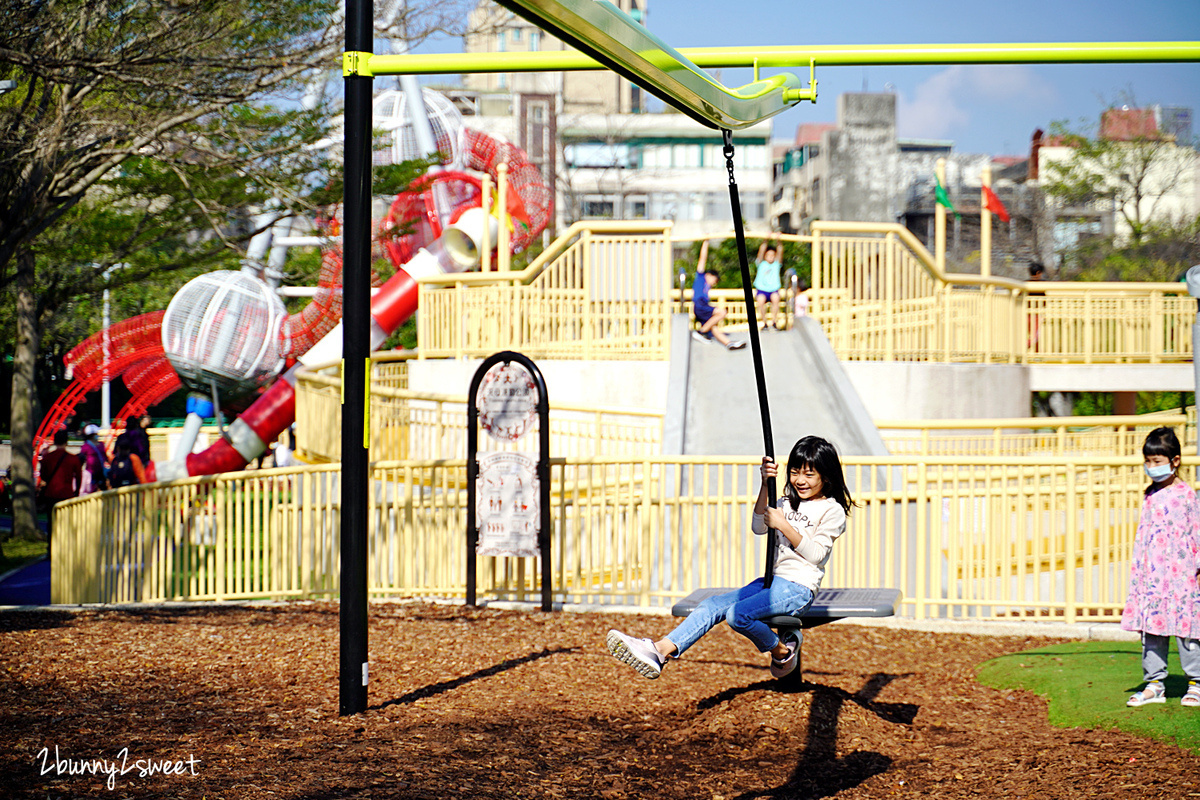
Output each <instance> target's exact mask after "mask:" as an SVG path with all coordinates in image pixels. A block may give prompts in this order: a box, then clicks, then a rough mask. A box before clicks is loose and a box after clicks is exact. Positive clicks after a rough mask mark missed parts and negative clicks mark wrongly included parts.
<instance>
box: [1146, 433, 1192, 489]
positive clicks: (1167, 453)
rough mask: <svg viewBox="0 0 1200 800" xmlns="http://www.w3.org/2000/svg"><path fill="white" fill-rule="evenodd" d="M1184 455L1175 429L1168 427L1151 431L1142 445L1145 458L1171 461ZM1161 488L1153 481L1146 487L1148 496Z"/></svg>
mask: <svg viewBox="0 0 1200 800" xmlns="http://www.w3.org/2000/svg"><path fill="white" fill-rule="evenodd" d="M1182 454H1183V448H1182V447H1180V446H1179V437H1178V436H1176V435H1175V429H1174V428H1168V427H1167V426H1166V425H1163V426H1162V427H1161V428H1155V429H1154V430H1152V431H1150V433H1148V434H1146V441H1145V442H1143V443H1142V457H1143V458H1149V457H1150V456H1163V457H1165V458H1166V459H1167V460H1168V461H1170V460H1171V459H1173V458H1179V457H1180V456H1181V455H1182ZM1159 487H1160V484H1158V483H1155V482H1153V481H1151V482H1150V485H1149V486H1147V487H1146V496H1147V497H1149V496H1150V495H1152V494H1154V493H1155V492H1156V491H1158V489H1159Z"/></svg>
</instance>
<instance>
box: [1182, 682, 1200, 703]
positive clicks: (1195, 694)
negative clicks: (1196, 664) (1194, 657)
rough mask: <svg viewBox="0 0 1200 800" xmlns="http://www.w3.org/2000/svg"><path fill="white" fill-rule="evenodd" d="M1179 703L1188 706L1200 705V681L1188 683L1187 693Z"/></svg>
mask: <svg viewBox="0 0 1200 800" xmlns="http://www.w3.org/2000/svg"><path fill="white" fill-rule="evenodd" d="M1179 705H1181V706H1188V707H1189V708H1197V707H1200V683H1196V682H1195V681H1191V682H1189V683H1188V690H1187V693H1186V694H1185V695H1184V696H1183V699H1182V700H1180V701H1179Z"/></svg>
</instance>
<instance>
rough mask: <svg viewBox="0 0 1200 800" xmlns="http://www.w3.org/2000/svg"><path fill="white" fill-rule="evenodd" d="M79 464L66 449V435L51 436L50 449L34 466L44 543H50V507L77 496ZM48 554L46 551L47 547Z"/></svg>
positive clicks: (52, 517)
mask: <svg viewBox="0 0 1200 800" xmlns="http://www.w3.org/2000/svg"><path fill="white" fill-rule="evenodd" d="M82 482H83V461H81V460H80V458H79V456H77V455H75V454H74V453H72V452H71V451H70V450H68V449H67V432H66V431H65V430H58V431H55V432H54V446H53V447H51V448H50V449H48V450H47V451H46V452H45V453H43V454H42V460H41V462H40V463H39V465H38V491H37V504H38V510H39V511H42V512H45V514H46V540H47V541H48V542H50V544H51V545H53V543H54V539H53V535H54V506H56V505H58V504H59V503H60V502H62V501H63V500H70V499H71V498H72V497H78V496H79V487H80V485H81V484H82ZM47 550H49V547H47Z"/></svg>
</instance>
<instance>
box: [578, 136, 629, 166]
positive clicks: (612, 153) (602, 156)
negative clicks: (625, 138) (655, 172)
mask: <svg viewBox="0 0 1200 800" xmlns="http://www.w3.org/2000/svg"><path fill="white" fill-rule="evenodd" d="M563 155H565V156H566V159H567V166H568V167H573V168H577V169H612V168H614V167H615V168H618V169H625V168H626V167H628V166H630V150H629V145H627V144H608V143H605V142H576V143H574V144H569V145H567V146H566V147H564V148H563Z"/></svg>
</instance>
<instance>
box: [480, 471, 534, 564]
mask: <svg viewBox="0 0 1200 800" xmlns="http://www.w3.org/2000/svg"><path fill="white" fill-rule="evenodd" d="M478 462H479V476H478V477H477V478H476V479H475V519H476V523H477V524H478V526H479V544H478V545H477V546H476V548H475V552H476V553H478V554H479V555H481V556H520V557H532V556H540V555H541V551H540V550H539V549H538V541H537V540H538V530H539V529H540V528H541V504H540V503H539V502H538V498H539V497H540V495H539V493H538V488H539V487H538V479H537V459H536V458H534V457H533V456H530V455H528V454H526V453H500V452H491V453H480V454H479V455H478Z"/></svg>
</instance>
